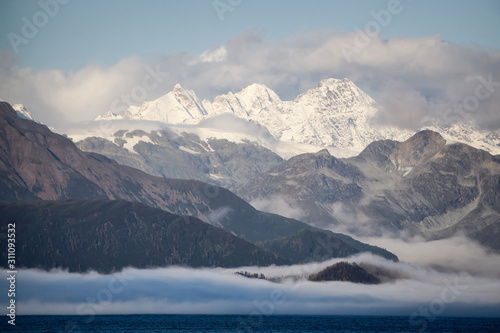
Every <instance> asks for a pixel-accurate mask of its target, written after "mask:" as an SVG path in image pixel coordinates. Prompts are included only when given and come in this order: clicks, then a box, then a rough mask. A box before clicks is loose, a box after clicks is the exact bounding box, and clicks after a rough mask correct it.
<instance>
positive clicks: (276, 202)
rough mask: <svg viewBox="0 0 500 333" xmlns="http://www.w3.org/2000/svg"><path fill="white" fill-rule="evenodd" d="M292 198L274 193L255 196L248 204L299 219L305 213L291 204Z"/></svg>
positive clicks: (258, 208)
mask: <svg viewBox="0 0 500 333" xmlns="http://www.w3.org/2000/svg"><path fill="white" fill-rule="evenodd" d="M291 202H292V199H291V198H286V197H284V196H281V195H278V194H274V195H271V196H269V197H266V198H257V199H254V200H252V201H251V202H250V204H251V205H252V206H253V207H254V208H255V209H257V210H261V211H264V212H269V213H273V214H278V215H281V216H285V217H288V218H292V219H297V220H300V219H301V218H303V217H304V216H306V215H307V214H306V213H305V212H304V211H302V209H300V208H299V207H294V206H293V205H292V203H291Z"/></svg>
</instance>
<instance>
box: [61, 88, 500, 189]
mask: <svg viewBox="0 0 500 333" xmlns="http://www.w3.org/2000/svg"><path fill="white" fill-rule="evenodd" d="M379 112H380V107H379V106H378V105H377V103H376V102H375V101H374V100H373V99H372V98H371V97H370V96H368V95H367V94H366V93H364V92H363V91H362V90H361V89H359V88H358V87H357V86H356V85H355V84H354V83H353V82H352V81H350V80H348V79H342V80H337V79H327V80H323V81H321V82H320V83H319V84H318V87H317V88H314V89H310V90H308V91H306V92H304V93H303V94H301V95H299V96H297V97H296V98H295V99H293V100H291V101H282V100H281V99H280V98H279V96H278V95H277V94H276V93H274V92H273V91H272V90H271V89H270V88H268V87H266V86H264V85H261V84H253V85H250V86H249V87H247V88H245V89H243V90H242V91H240V92H237V93H234V94H233V93H231V92H230V93H228V94H226V95H221V96H217V97H215V99H214V100H213V102H210V101H208V100H203V101H200V100H199V99H198V98H197V97H196V94H195V93H194V92H193V91H190V90H186V89H184V88H183V87H181V86H180V85H176V86H175V87H174V90H173V91H171V92H169V93H167V94H166V95H164V96H162V97H160V98H159V99H157V100H154V101H150V102H145V103H143V104H142V105H140V106H130V107H129V108H128V109H127V110H126V111H125V112H124V113H123V114H120V115H116V114H113V113H108V114H106V115H104V116H99V117H98V118H97V120H96V121H95V122H91V123H87V124H85V125H84V128H73V129H68V130H67V131H66V134H67V135H68V136H69V137H70V138H72V139H73V140H74V142H76V143H77V145H78V147H79V148H80V149H82V150H84V151H88V152H96V153H99V154H103V155H105V156H108V157H110V158H112V159H115V160H117V161H118V162H119V163H120V164H125V165H128V166H131V167H134V168H139V169H141V170H143V171H145V172H147V173H150V174H152V175H155V176H159V177H167V178H181V179H196V180H200V181H204V182H208V183H211V184H214V185H217V186H222V187H225V188H229V189H231V190H235V189H236V188H238V187H239V186H242V185H244V184H245V183H247V182H248V181H250V180H251V179H253V178H254V177H256V176H258V175H259V174H261V173H262V172H265V171H268V170H270V169H271V168H274V167H276V166H278V164H279V163H281V162H282V161H283V159H288V158H291V157H293V156H295V155H298V154H302V153H315V152H317V151H319V150H321V149H327V150H328V151H329V152H330V154H332V155H334V156H336V157H352V156H356V155H358V154H359V153H360V152H361V151H362V150H363V149H364V148H366V146H367V145H368V144H370V143H371V142H374V141H380V140H387V139H390V140H396V141H405V140H407V139H409V138H410V137H411V136H412V135H414V134H415V132H413V131H409V130H402V129H397V128H394V127H389V126H381V125H377V123H376V121H375V118H376V117H377V115H378V113H379ZM424 129H430V130H433V131H436V132H439V133H440V134H441V135H442V136H443V137H444V138H445V139H446V140H447V142H450V143H452V142H462V143H466V144H468V145H471V146H473V147H476V148H479V149H484V150H486V151H489V152H491V153H492V154H500V133H498V132H492V131H490V132H489V131H484V130H480V129H478V128H476V127H474V126H473V125H472V124H466V123H464V124H451V125H446V124H435V125H432V126H427V127H425V128H424Z"/></svg>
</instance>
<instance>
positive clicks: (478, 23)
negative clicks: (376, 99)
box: [0, 0, 500, 71]
mask: <svg viewBox="0 0 500 333" xmlns="http://www.w3.org/2000/svg"><path fill="white" fill-rule="evenodd" d="M41 1H42V2H43V3H47V4H49V3H52V2H53V1H56V0H41ZM219 3H226V4H228V5H229V6H230V8H231V9H232V10H228V11H225V12H224V13H223V20H220V17H219V16H218V14H217V11H216V9H215V7H214V1H213V0H148V1H137V0H106V1H101V0H85V1H84V0H71V1H69V2H68V3H67V4H61V5H59V7H60V8H59V12H58V13H57V14H56V15H54V17H51V18H50V19H49V20H48V22H47V23H46V24H45V25H43V26H42V27H41V28H40V29H39V31H38V33H37V34H36V36H34V37H33V38H30V39H29V42H28V43H27V44H21V45H19V52H18V53H17V55H16V65H18V66H21V67H31V68H35V69H49V68H58V69H67V70H74V71H76V70H79V69H82V68H84V67H85V66H88V65H90V64H97V65H101V66H111V65H114V64H116V63H117V62H118V61H120V60H121V59H124V58H127V57H130V56H139V57H141V58H143V59H151V58H152V57H155V56H157V55H158V54H167V55H169V54H176V53H180V52H187V53H190V54H199V53H201V52H203V51H204V50H207V49H209V48H211V47H213V46H214V45H217V44H224V43H226V42H227V41H228V40H229V39H230V38H232V37H234V36H237V35H240V34H242V33H243V32H245V31H247V30H248V29H257V30H258V31H259V32H260V33H262V35H263V36H264V38H265V39H266V40H280V39H285V38H287V37H289V36H291V35H294V34H296V33H300V32H304V31H310V30H316V29H328V30H331V31H353V30H356V28H360V29H363V28H364V27H365V24H366V23H367V22H369V21H371V20H373V17H372V16H371V14H370V12H371V11H375V12H378V11H380V10H383V9H386V8H387V6H388V3H389V1H387V0H382V1H379V0H371V1H366V0H364V1H363V0H359V1H332V0H316V1H291V0H273V1H266V0H232V1H231V0H220V2H219ZM231 3H232V4H235V5H234V6H233V5H230V4H231ZM401 6H402V7H403V11H402V12H401V14H399V15H394V16H393V17H392V19H391V23H390V24H389V25H388V26H387V27H385V28H383V29H382V31H381V33H380V36H381V37H382V38H386V39H388V38H392V37H395V36H404V37H426V36H432V35H436V34H441V37H442V38H443V40H446V41H450V42H452V43H458V44H467V45H479V46H486V47H493V48H497V49H500V34H499V32H500V31H499V23H498V22H500V1H496V0H478V1H470V0H469V1H464V0H441V1H435V0H421V1H411V0H401ZM40 10H41V6H40V4H39V1H29V0H27V1H9V0H0V31H1V32H2V34H1V39H0V49H1V50H4V51H12V50H13V49H12V46H11V43H10V42H9V39H8V37H7V34H8V33H9V32H13V33H16V34H19V35H22V33H21V29H22V26H23V24H24V22H23V21H22V17H26V18H28V20H30V21H33V15H35V14H36V13H37V12H39V11H40Z"/></svg>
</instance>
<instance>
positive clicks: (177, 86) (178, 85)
mask: <svg viewBox="0 0 500 333" xmlns="http://www.w3.org/2000/svg"><path fill="white" fill-rule="evenodd" d="M172 91H186V89H184V88H183V87H182V86H181V84H180V83H177V84H176V85H175V86H174V89H173V90H172Z"/></svg>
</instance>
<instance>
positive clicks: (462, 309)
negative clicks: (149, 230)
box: [1, 244, 500, 318]
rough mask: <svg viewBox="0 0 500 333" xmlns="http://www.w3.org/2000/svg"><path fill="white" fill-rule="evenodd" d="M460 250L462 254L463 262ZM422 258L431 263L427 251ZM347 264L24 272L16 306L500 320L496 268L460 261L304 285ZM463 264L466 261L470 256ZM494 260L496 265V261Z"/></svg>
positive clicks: (376, 261)
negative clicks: (376, 281) (367, 280)
mask: <svg viewBox="0 0 500 333" xmlns="http://www.w3.org/2000/svg"><path fill="white" fill-rule="evenodd" d="M441 245H442V244H441ZM420 246H423V245H422V244H420ZM430 248H431V249H433V248H434V247H433V246H432V245H431V246H430ZM461 252H462V251H461V250H460V249H459V250H458V254H457V256H459V255H460V254H461ZM422 256H423V257H425V258H430V255H429V254H428V252H427V253H426V252H423V255H422ZM476 259H477V258H476ZM341 260H346V259H334V260H329V261H326V262H322V263H310V264H307V265H296V266H284V267H275V266H273V267H242V268H237V269H191V268H184V267H169V268H161V269H148V270H138V269H131V268H129V269H125V270H124V271H122V272H120V273H116V274H113V275H100V274H97V273H95V272H91V273H87V274H76V273H68V272H64V271H51V272H42V271H38V270H21V271H19V273H18V275H17V276H18V281H17V286H18V288H17V289H18V291H17V292H16V302H17V304H18V311H19V314H67V315H82V316H88V317H89V318H91V317H92V316H95V315H98V314H132V313H135V314H137V313H160V314H181V313H185V314H239V315H246V314H259V313H260V314H262V315H271V314H273V315H274V314H315V315H318V314H325V315H326V314H328V315H335V314H338V315H343V314H349V315H401V316H410V315H411V314H412V313H414V312H415V311H418V309H419V307H426V306H429V305H430V304H431V306H432V304H433V303H436V304H439V306H440V310H439V311H438V310H435V313H434V314H435V315H447V316H454V315H472V316H481V315H495V313H496V315H498V310H500V271H498V267H499V266H498V265H496V266H492V267H490V270H489V271H488V270H486V272H484V274H483V273H482V272H480V271H478V270H473V273H469V272H467V271H466V270H456V269H455V268H456V267H453V265H454V263H451V266H450V267H448V266H440V267H438V268H433V267H431V266H429V265H421V264H408V263H405V262H399V263H394V262H391V261H387V260H385V259H383V258H381V257H377V256H374V255H371V254H361V255H357V256H355V257H351V258H349V259H348V260H349V261H351V262H352V261H355V262H357V263H364V264H371V265H375V266H377V267H380V268H383V269H384V270H385V271H387V272H392V273H391V275H393V276H398V277H400V278H399V279H396V280H392V281H388V282H385V283H383V284H380V285H360V284H354V283H349V282H321V283H318V282H309V281H307V280H306V278H307V276H308V275H309V274H311V273H315V272H318V271H319V270H321V269H323V268H325V267H327V266H328V265H331V264H333V263H336V262H339V261H341ZM457 260H461V261H462V262H463V261H465V260H468V258H466V259H457ZM495 260H496V262H497V263H498V256H497V258H495ZM486 264H488V263H486V262H485V263H484V265H486ZM490 264H491V262H490ZM484 265H483V267H485V266H484ZM477 268H478V267H475V268H474V269H477ZM239 270H247V271H250V272H258V273H263V274H265V275H266V277H268V278H269V277H283V276H285V277H286V276H290V277H292V276H294V277H295V278H294V279H288V280H285V282H284V283H273V282H269V281H264V280H255V279H248V278H244V277H241V276H238V275H235V274H234V272H236V271H239ZM491 270H496V271H495V272H492V271H491ZM297 278H298V280H297ZM2 281H4V282H2V283H1V285H2V288H4V287H5V288H7V285H6V282H5V281H6V280H5V279H2ZM441 308H442V309H441ZM438 312H439V313H438Z"/></svg>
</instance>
